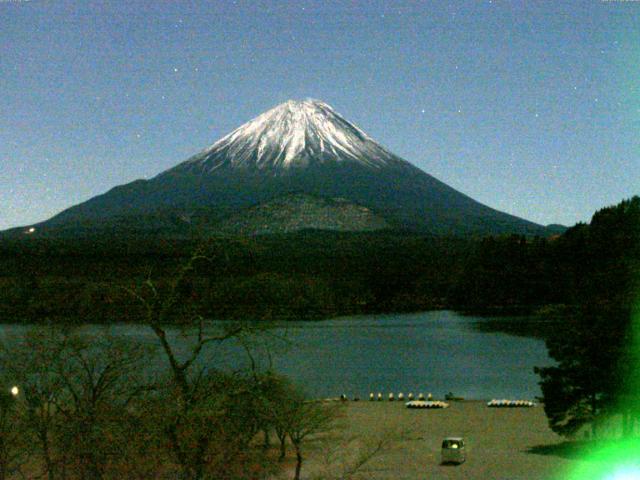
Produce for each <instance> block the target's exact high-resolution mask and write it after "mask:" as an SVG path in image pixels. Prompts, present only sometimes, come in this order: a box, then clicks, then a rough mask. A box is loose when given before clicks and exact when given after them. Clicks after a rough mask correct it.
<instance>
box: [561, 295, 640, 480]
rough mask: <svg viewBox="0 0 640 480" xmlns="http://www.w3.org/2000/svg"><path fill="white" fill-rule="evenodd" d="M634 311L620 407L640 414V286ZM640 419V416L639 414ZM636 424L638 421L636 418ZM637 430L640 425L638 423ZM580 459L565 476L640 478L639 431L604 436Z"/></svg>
mask: <svg viewBox="0 0 640 480" xmlns="http://www.w3.org/2000/svg"><path fill="white" fill-rule="evenodd" d="M636 291H637V292H638V295H636V301H635V302H634V307H633V309H632V312H631V319H630V320H631V321H630V326H629V328H630V331H629V333H630V336H629V339H630V346H629V350H628V358H627V359H626V360H627V361H629V363H630V365H632V366H633V365H635V367H632V368H629V370H628V375H629V377H628V378H627V382H626V384H625V385H624V386H621V393H622V395H621V399H620V403H619V405H618V407H619V408H618V409H619V410H624V409H625V408H626V409H631V414H632V415H633V416H636V418H639V417H638V415H640V288H636ZM639 419H640V418H639ZM632 425H634V423H633V421H632ZM634 428H636V430H637V427H634ZM595 445H596V446H595V447H594V448H593V449H592V450H590V451H589V452H587V453H586V454H585V455H584V457H583V458H581V459H580V460H579V465H578V466H577V467H575V466H574V467H572V468H571V469H570V471H569V472H563V474H562V475H561V476H559V477H557V478H558V479H562V480H640V437H639V436H638V435H637V432H636V431H634V432H632V433H631V436H630V437H629V438H624V439H616V440H602V441H600V442H598V443H597V444H595Z"/></svg>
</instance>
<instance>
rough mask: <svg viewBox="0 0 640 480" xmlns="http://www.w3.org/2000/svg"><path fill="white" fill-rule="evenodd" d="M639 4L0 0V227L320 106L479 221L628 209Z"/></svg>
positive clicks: (633, 180) (635, 147)
mask: <svg viewBox="0 0 640 480" xmlns="http://www.w3.org/2000/svg"><path fill="white" fill-rule="evenodd" d="M639 65H640V2H634V1H615V0H611V1H600V0H591V1H587V2H580V1H570V2H563V3H561V2H530V1H526V2H525V1H523V2H515V1H514V2H502V1H497V0H486V1H474V2H388V1H386V2H369V1H367V2H364V1H363V2H329V1H318V2H304V1H300V2H293V1H292V2H284V1H281V2H275V1H274V2H258V1H247V2H243V1H237V2H231V1H228V2H224V1H211V2H206V1H196V0H190V1H186V0H184V1H183V0H176V1H168V0H159V1H135V0H128V1H125V0H109V1H97V0H77V1H72V0H0V229H4V228H9V227H12V226H18V225H26V224H30V223H35V222H37V221H41V220H45V219H47V218H48V217H50V216H52V215H53V214H55V213H57V212H59V211H61V210H62V209H64V208H67V207H69V206H71V205H74V204H76V203H79V202H82V201H84V200H87V199H89V198H91V197H92V196H95V195H97V194H100V193H103V192H105V191H107V190H108V189H110V188H111V187H113V186H115V185H118V184H123V183H127V182H130V181H132V180H135V179H137V178H145V177H146V178H149V177H152V176H154V175H156V174H158V173H159V172H161V171H163V170H165V169H167V168H169V167H171V166H173V165H175V164H177V163H179V162H181V161H183V160H185V159H186V158H187V157H189V156H190V155H192V154H194V153H196V152H198V151H199V150H201V149H202V148H204V147H206V146H208V145H210V144H212V143H213V142H214V141H215V140H217V139H218V138H220V137H221V136H223V135H224V134H226V133H228V132H229V131H231V130H232V129H234V128H236V127H237V126H239V125H240V124H242V123H244V122H246V121H248V120H250V119H251V118H253V117H255V116H256V115H258V114H260V113H262V112H263V111H265V110H267V109H269V108H271V107H273V106H275V105H277V104H278V103H281V102H283V101H285V100H287V99H303V98H307V97H311V98H317V99H320V100H323V101H325V102H327V103H329V104H330V105H332V106H333V107H334V108H335V109H336V111H338V112H339V113H341V114H342V115H343V116H344V117H346V118H347V119H348V120H350V121H352V122H353V123H355V124H356V125H358V126H359V127H361V128H362V129H363V130H365V131H366V132H367V133H368V134H369V135H370V136H371V137H373V138H374V139H375V140H377V141H378V142H380V143H381V144H383V145H384V146H385V147H387V148H388V149H389V150H391V151H392V152H394V153H396V154H397V155H399V156H401V157H403V158H405V159H406V160H408V161H410V162H412V163H413V164H415V165H417V166H418V167H420V168H422V169H423V170H425V171H426V172H428V173H430V174H432V175H433V176H435V177H436V178H438V179H440V180H442V181H444V182H445V183H447V184H449V185H450V186H452V187H454V188H456V189H458V190H460V191H462V192H463V193H466V194H467V195H469V196H471V197H473V198H475V199H476V200H478V201H480V202H482V203H485V204H487V205H489V206H491V207H494V208H497V209H499V210H503V211H506V212H509V213H512V214H515V215H518V216H520V217H524V218H527V219H529V220H532V221H535V222H538V223H542V224H547V223H563V224H567V225H570V224H574V223H575V222H577V221H588V220H589V218H590V217H591V215H592V213H593V212H594V211H595V210H596V209H599V208H601V207H604V206H606V205H611V204H614V203H617V202H619V201H620V200H622V199H623V198H627V197H630V196H632V195H634V194H640V135H639V133H640V91H639V89H640V78H639V75H640V68H639Z"/></svg>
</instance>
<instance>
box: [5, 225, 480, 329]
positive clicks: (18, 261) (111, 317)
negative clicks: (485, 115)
mask: <svg viewBox="0 0 640 480" xmlns="http://www.w3.org/2000/svg"><path fill="white" fill-rule="evenodd" d="M471 248H472V242H471V241H466V240H460V239H436V238H425V237H418V236H411V235H403V234H391V233H384V234H380V233H378V234H339V233H335V234H333V233H326V232H304V233H299V234H292V235H282V236H277V235H272V236H264V237H256V238H251V239H237V238H236V239H234V238H214V239H207V240H206V241H200V240H193V241H185V240H154V239H105V238H101V239H84V240H65V239H57V240H51V239H36V238H28V237H25V238H22V239H18V240H4V241H2V242H0V319H1V321H4V322H34V321H36V322H37V321H43V320H45V319H49V320H53V321H57V320H65V321H68V320H74V321H77V322H82V323H84V322H91V323H108V322H122V321H125V322H126V321H139V320H140V318H141V315H143V313H144V312H143V311H142V310H141V308H140V306H139V304H138V303H137V302H135V299H134V298H133V297H132V295H131V290H132V289H134V287H135V286H137V285H140V284H141V283H144V282H145V281H146V280H147V279H152V280H153V281H154V282H156V284H157V285H158V288H160V289H162V288H165V287H166V285H168V283H169V281H170V279H172V278H173V277H174V276H175V274H176V271H178V270H179V269H180V267H181V265H183V264H184V263H185V262H186V261H187V260H188V259H189V258H190V257H191V255H192V254H193V252H194V251H196V250H198V251H201V252H202V255H203V256H204V257H206V261H203V262H199V263H198V266H197V268H196V269H195V271H194V272H193V274H192V275H191V277H190V282H189V285H188V286H185V287H184V288H189V289H190V294H191V296H192V298H191V300H192V302H193V303H194V304H196V305H197V306H198V309H199V312H200V313H201V314H203V315H204V316H206V317H208V318H218V319H239V318H242V319H247V318H249V319H317V318H325V317H330V316H336V315H346V314H355V313H371V312H390V311H411V310H414V311H415V310H427V309H433V308H442V307H446V306H448V304H447V302H448V298H447V296H448V292H449V291H451V290H452V287H453V285H454V283H455V280H456V278H458V277H459V276H460V273H461V268H462V264H461V262H462V260H463V259H464V258H465V256H466V255H467V252H468V251H469V250H470V249H471Z"/></svg>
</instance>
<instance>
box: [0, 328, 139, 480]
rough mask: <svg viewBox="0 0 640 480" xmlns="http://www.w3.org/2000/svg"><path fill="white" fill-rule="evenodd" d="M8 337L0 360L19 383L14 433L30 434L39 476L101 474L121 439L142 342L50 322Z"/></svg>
mask: <svg viewBox="0 0 640 480" xmlns="http://www.w3.org/2000/svg"><path fill="white" fill-rule="evenodd" d="M12 344H13V347H4V348H3V349H2V352H1V358H2V363H3V365H4V366H5V369H6V372H7V374H8V375H9V376H10V377H11V378H12V381H14V382H16V384H17V385H18V386H19V388H20V392H21V400H22V401H21V403H20V406H21V408H20V409H19V413H20V419H21V427H22V429H21V433H22V434H23V435H26V436H27V437H29V438H32V439H33V440H34V441H33V442H32V445H33V446H34V447H37V448H35V449H34V450H35V451H36V452H37V453H38V454H39V456H40V457H41V459H42V465H43V468H44V473H45V474H46V476H47V478H48V479H49V480H53V479H55V478H65V477H66V476H67V475H69V474H71V475H72V476H74V477H77V478H80V479H96V480H100V479H102V478H104V477H105V473H106V471H107V466H108V465H110V464H112V463H113V459H114V458H119V456H120V454H121V453H122V446H126V445H127V441H126V437H127V436H128V435H129V434H130V432H129V431H128V429H127V419H128V414H127V411H126V407H127V405H128V404H129V402H130V401H131V399H132V398H133V397H134V396H135V395H136V393H137V392H139V391H140V381H139V378H138V374H139V372H140V367H141V362H142V360H143V358H144V357H145V356H146V354H147V350H146V349H144V348H140V347H132V345H131V344H129V343H128V342H124V341H122V340H119V339H115V338H112V337H109V336H105V335H101V336H99V337H98V336H89V335H87V334H73V333H71V331H69V330H61V329H58V328H54V327H50V328H40V329H38V330H35V329H34V330H33V331H31V332H28V333H27V334H26V335H25V336H24V337H23V338H22V339H21V340H20V341H17V342H12Z"/></svg>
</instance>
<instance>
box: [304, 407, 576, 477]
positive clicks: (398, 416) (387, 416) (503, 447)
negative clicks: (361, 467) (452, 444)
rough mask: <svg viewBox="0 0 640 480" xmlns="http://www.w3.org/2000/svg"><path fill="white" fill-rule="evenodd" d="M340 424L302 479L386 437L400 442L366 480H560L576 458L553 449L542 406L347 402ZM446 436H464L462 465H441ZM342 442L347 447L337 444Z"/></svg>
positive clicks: (315, 450)
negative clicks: (428, 406)
mask: <svg viewBox="0 0 640 480" xmlns="http://www.w3.org/2000/svg"><path fill="white" fill-rule="evenodd" d="M340 423H341V428H340V429H339V430H337V431H336V432H334V434H333V435H332V436H334V438H332V439H331V440H328V439H327V440H326V441H324V442H322V441H319V442H317V443H315V444H313V445H312V446H311V447H310V448H312V451H310V452H309V461H308V462H307V463H306V465H305V468H304V469H303V477H304V478H312V477H314V475H317V474H319V473H321V472H322V471H323V470H327V469H328V470H332V471H333V475H331V476H334V475H335V472H336V469H338V470H339V467H338V465H339V464H340V463H343V464H344V463H348V460H346V461H345V459H344V458H341V455H344V454H345V453H344V452H347V451H349V452H353V451H357V450H358V445H360V450H361V451H365V450H366V448H367V447H363V446H362V442H363V441H364V442H365V443H367V442H374V441H375V439H376V438H380V437H381V436H386V437H389V438H394V439H395V440H394V441H393V442H392V444H391V445H390V446H388V447H387V448H386V449H385V451H384V452H383V453H381V454H380V455H378V456H376V457H375V459H374V460H373V461H372V462H371V463H370V464H368V466H367V468H366V474H365V475H362V476H361V478H367V479H392V478H393V479H405V478H406V479H441V478H442V479H487V480H498V479H505V480H506V479H510V480H512V479H541V480H544V479H555V478H562V477H563V475H562V472H564V471H566V469H568V468H570V467H571V466H572V464H575V462H578V461H579V460H576V459H572V458H564V457H566V455H565V456H561V455H559V454H557V453H554V452H553V451H552V452H549V451H548V450H553V449H552V448H551V449H550V448H549V447H550V446H553V445H557V444H560V443H562V442H563V439H562V437H560V436H558V435H556V434H555V433H553V432H552V431H551V430H550V429H549V427H548V426H547V419H546V417H545V415H544V411H543V409H542V407H541V406H536V407H533V408H504V409H499V408H487V406H486V402H482V401H462V402H452V403H451V406H450V407H449V408H447V409H442V410H410V409H407V408H405V407H404V404H403V403H402V402H387V401H384V402H369V401H360V402H348V403H346V404H345V410H344V415H343V417H342V418H341V421H340ZM446 436H462V437H464V438H465V440H466V443H467V446H466V453H467V461H466V462H465V463H464V464H462V465H460V466H444V465H440V447H441V442H442V439H443V438H444V437H446ZM353 438H356V440H351V441H350V440H349V439H353ZM341 444H342V445H344V447H336V446H337V445H341ZM332 449H333V451H332ZM542 451H544V452H545V453H544V454H543V453H541V452H542Z"/></svg>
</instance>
